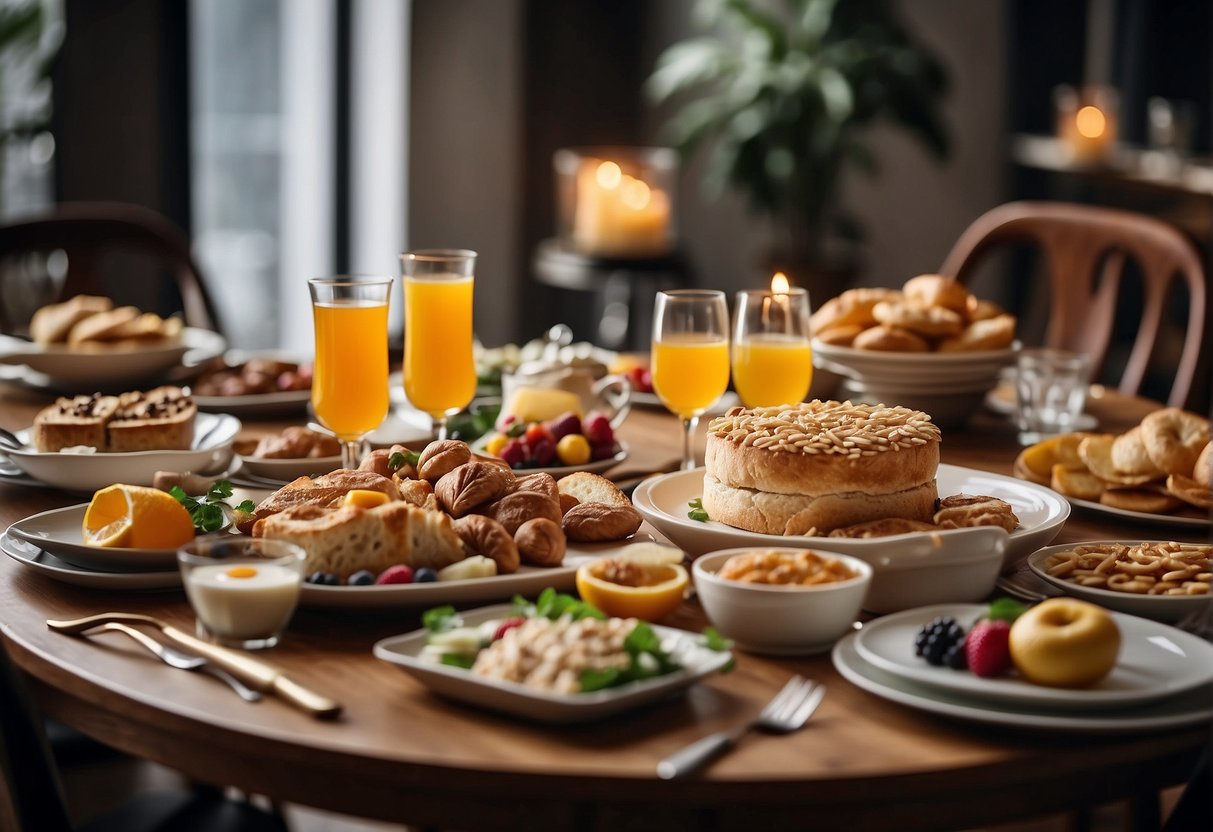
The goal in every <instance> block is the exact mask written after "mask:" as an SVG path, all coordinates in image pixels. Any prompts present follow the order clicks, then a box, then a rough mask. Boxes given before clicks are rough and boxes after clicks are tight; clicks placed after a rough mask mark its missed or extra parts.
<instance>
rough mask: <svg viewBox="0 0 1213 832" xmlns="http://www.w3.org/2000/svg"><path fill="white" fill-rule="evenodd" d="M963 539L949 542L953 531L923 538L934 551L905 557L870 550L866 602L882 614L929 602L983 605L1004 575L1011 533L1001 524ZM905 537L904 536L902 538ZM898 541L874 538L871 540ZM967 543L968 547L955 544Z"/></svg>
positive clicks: (974, 531) (912, 552) (907, 552)
mask: <svg viewBox="0 0 1213 832" xmlns="http://www.w3.org/2000/svg"><path fill="white" fill-rule="evenodd" d="M964 532H965V536H964V537H963V538H951V539H950V540H949V538H948V537H947V535H949V534H951V533H949V532H939V533H934V532H932V533H928V534H926V535H924V538H920V539H919V541H918V542H919V544H921V543H922V542H923V540H924V539H925V541H926V542H927V543H928V544H929V546H931V547H934V551H932V550H931V548H927V549H925V550H924V549H923V548H921V546H916V547H915V548H914V549H912V550H911V549H902V550H900V555H901V556H894V557H882V556H881V555H880V554H879V550H878V549H873V550H871V551H872V552H873V554H874V555H875V559H871V560H870V562H871V564H872V569H873V573H874V574H873V578H872V586H871V588H870V589H869V590H868V596H867V598H866V599H865V600H864V603H863V608H864V609H865V610H867V611H868V612H874V613H878V614H880V615H883V614H885V613H890V612H898V611H900V610H908V609H912V608H913V607H925V606H927V605H929V604H950V603H970V602H976V601H981V600H983V599H984V598H986V597H987V596H988V595H989V594H990V593H991V592H993V591H994V584H995V582H997V580H998V574H999V573H1000V572H1001V571H1002V564H1003V550H1004V549H1006V547H1007V541H1008V535H1007V533H1006V532H1005V531H1003V530H1002V529H1001V528H999V527H997V526H977V527H975V528H970V529H965V530H964ZM898 537H900V535H898ZM880 540H888V541H889V542H890V546H891V547H895V546H897V543H898V542H897V541H895V540H894V539H893V538H891V537H890V538H873V539H872V540H871V541H870V542H873V543H876V542H878V541H880ZM962 541H963V545H959V546H958V545H950V544H956V543H960V542H962Z"/></svg>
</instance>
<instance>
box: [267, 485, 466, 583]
mask: <svg viewBox="0 0 1213 832" xmlns="http://www.w3.org/2000/svg"><path fill="white" fill-rule="evenodd" d="M256 534H257V535H258V536H260V537H265V538H270V539H273V540H286V541H289V542H291V543H295V544H298V545H299V546H301V547H302V548H303V550H304V551H305V552H306V553H307V560H306V561H305V562H304V571H305V572H306V573H307V574H311V573H312V572H317V571H319V572H331V573H333V574H334V575H337V576H339V577H340V578H342V579H345V578H348V577H349V576H350V575H352V574H353V573H355V572H358V571H359V570H362V569H369V570H370V571H372V572H374V573H376V574H378V573H379V572H382V571H383V570H384V569H387V568H388V567H389V566H395V565H396V564H399V563H404V564H408V565H409V566H411V567H413V568H414V569H417V568H420V567H423V566H426V567H429V568H430V569H435V570H437V569H441V568H442V567H444V566H449V565H450V564H452V563H455V562H456V561H460V560H463V559H464V557H465V556H466V553H465V550H464V547H463V541H461V540H460V539H459V535H457V534H456V533H455V530H454V529H453V528H452V527H451V518H449V517H447V516H446V515H445V514H443V513H441V512H438V511H426V510H424V509H420V508H417V507H416V506H412V505H409V504H408V503H401V502H392V503H384V504H383V505H381V506H375V507H374V508H361V507H359V506H342V507H341V508H336V509H330V508H323V507H320V506H315V505H299V506H294V507H292V508H289V509H286V510H285V511H281V512H279V513H277V514H275V515H273V516H271V517H267V518H266V519H265V520H264V521H263V522H262V523H260V524H258V526H257V530H256Z"/></svg>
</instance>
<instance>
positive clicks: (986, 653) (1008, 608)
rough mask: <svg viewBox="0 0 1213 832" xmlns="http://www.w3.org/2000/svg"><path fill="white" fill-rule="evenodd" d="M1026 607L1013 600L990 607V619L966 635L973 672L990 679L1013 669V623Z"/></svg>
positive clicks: (968, 658) (982, 620) (1002, 601)
mask: <svg viewBox="0 0 1213 832" xmlns="http://www.w3.org/2000/svg"><path fill="white" fill-rule="evenodd" d="M1024 609H1025V607H1024V606H1023V605H1022V604H1019V603H1017V602H1015V601H1013V600H1011V599H1010V598H999V599H998V600H997V601H995V602H994V603H992V604H990V608H989V610H987V612H986V617H985V618H983V619H981V620H980V621H978V622H977V623H976V624H974V625H973V626H972V627H971V628H970V629H969V634H968V635H967V636H965V644H964V652H965V662H966V663H967V664H968V666H969V670H971V671H973V673H975V674H977V675H978V676H981V677H982V678H985V679H988V678H990V677H992V676H1001V675H1002V674H1004V673H1006V672H1007V671H1008V670H1010V669H1011V664H1012V663H1011V646H1010V644H1011V623H1012V622H1013V621H1014V620H1015V619H1016V618H1018V617H1019V616H1020V614H1021V613H1022V612H1023V611H1024Z"/></svg>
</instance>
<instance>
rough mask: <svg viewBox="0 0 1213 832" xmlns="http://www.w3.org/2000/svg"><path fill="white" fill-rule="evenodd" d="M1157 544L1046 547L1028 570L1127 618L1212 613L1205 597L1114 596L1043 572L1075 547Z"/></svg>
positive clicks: (1161, 618)
mask: <svg viewBox="0 0 1213 832" xmlns="http://www.w3.org/2000/svg"><path fill="white" fill-rule="evenodd" d="M1143 542H1150V543H1160V542H1164V541H1142V540H1094V541H1083V543H1081V544H1079V543H1063V544H1061V545H1060V546H1049V547H1047V548H1045V549H1041V550H1040V551H1039V552H1034V553H1033V554H1032V555H1030V556H1029V557H1028V568H1029V569H1031V570H1032V572H1034V573H1035V574H1036V575H1037V577H1039V578H1040V579H1041V580H1043V581H1047V582H1048V583H1049V584H1051V585H1053V586H1055V587H1057V588H1058V589H1060V590H1061V591H1062V592H1064V593H1066V594H1067V595H1073V596H1074V597H1075V598H1082V599H1083V600H1084V601H1090V602H1091V603H1093V604H1099V605H1100V606H1101V607H1107V608H1108V609H1110V610H1118V611H1119V612H1126V613H1128V614H1129V615H1140V616H1141V617H1142V618H1152V619H1154V620H1155V621H1180V620H1182V619H1184V618H1186V617H1187V616H1189V615H1196V614H1199V613H1202V612H1213V597H1210V596H1208V595H1138V594H1137V593H1134V592H1116V591H1114V590H1111V589H1100V588H1099V587H1095V586H1080V585H1079V584H1076V583H1071V582H1070V581H1065V580H1062V579H1061V578H1055V577H1053V576H1052V575H1050V574H1049V573H1048V572H1047V571H1045V561H1046V560H1048V559H1049V556H1050V555H1053V554H1056V553H1057V552H1065V551H1068V550H1070V549H1073V548H1074V547H1075V546H1080V545H1086V544H1088V543H1120V544H1123V545H1125V546H1135V545H1137V544H1138V543H1143Z"/></svg>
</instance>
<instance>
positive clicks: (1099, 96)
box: [1056, 87, 1117, 164]
mask: <svg viewBox="0 0 1213 832" xmlns="http://www.w3.org/2000/svg"><path fill="white" fill-rule="evenodd" d="M1056 106H1057V135H1058V138H1059V139H1061V141H1062V143H1063V144H1064V145H1065V147H1066V150H1067V152H1068V153H1069V160H1070V161H1071V162H1074V163H1077V164H1092V163H1095V162H1099V161H1102V160H1104V159H1106V158H1107V156H1108V154H1109V153H1110V152H1111V151H1112V149H1113V147H1114V146H1115V144H1116V134H1117V129H1116V101H1115V95H1114V93H1112V92H1110V91H1104V90H1102V89H1101V88H1095V89H1091V90H1086V91H1084V94H1083V95H1081V96H1080V95H1078V94H1077V93H1076V92H1075V91H1074V90H1072V89H1070V88H1068V87H1065V88H1061V90H1060V91H1059V93H1058V94H1057V97H1056Z"/></svg>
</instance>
